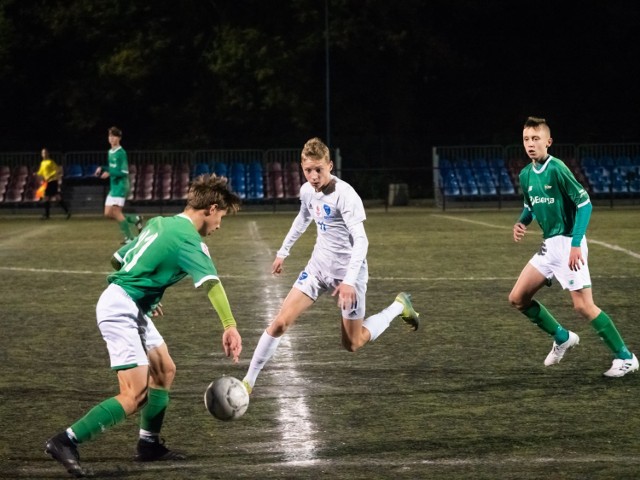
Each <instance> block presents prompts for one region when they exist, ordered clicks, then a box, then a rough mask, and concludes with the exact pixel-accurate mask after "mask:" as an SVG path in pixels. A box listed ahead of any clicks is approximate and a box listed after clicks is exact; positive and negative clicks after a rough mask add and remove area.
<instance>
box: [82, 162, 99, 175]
mask: <svg viewBox="0 0 640 480" xmlns="http://www.w3.org/2000/svg"><path fill="white" fill-rule="evenodd" d="M99 166H100V165H96V164H95V163H91V164H89V165H85V166H84V167H83V169H82V176H84V177H93V176H95V174H96V170H97V169H98V167H99Z"/></svg>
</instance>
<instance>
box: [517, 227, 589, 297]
mask: <svg viewBox="0 0 640 480" xmlns="http://www.w3.org/2000/svg"><path fill="white" fill-rule="evenodd" d="M580 248H581V249H582V258H583V260H584V265H581V266H580V270H578V271H575V272H574V271H573V270H571V269H570V268H569V254H570V252H571V237H564V236H562V235H558V236H555V237H551V238H547V239H545V240H544V242H543V243H542V246H541V247H540V251H539V252H538V253H536V254H535V255H534V256H533V257H531V260H529V263H530V264H531V265H533V266H534V267H535V268H536V269H537V270H538V271H539V272H540V273H541V274H542V275H544V276H545V277H547V278H548V279H552V278H553V277H555V278H556V280H558V282H560V285H561V286H562V288H563V289H565V290H570V291H573V290H582V289H583V288H590V287H591V275H590V274H589V262H588V261H587V259H588V257H589V248H588V247H587V239H586V237H582V242H581V243H580Z"/></svg>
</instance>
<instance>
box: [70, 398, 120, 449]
mask: <svg viewBox="0 0 640 480" xmlns="http://www.w3.org/2000/svg"><path fill="white" fill-rule="evenodd" d="M125 418H127V414H126V413H125V411H124V408H122V405H120V402H118V400H116V399H115V397H111V398H109V399H107V400H105V401H104V402H102V403H100V404H98V405H96V406H95V407H93V408H92V409H91V410H89V412H87V414H86V415H85V416H84V417H82V418H81V419H80V420H78V421H77V422H76V423H74V424H73V425H71V430H73V434H74V435H75V438H76V441H77V442H78V443H82V442H86V441H87V440H92V439H94V438H95V437H96V436H97V435H98V434H99V433H102V432H104V431H105V430H106V429H107V428H110V427H112V426H114V425H117V424H118V423H120V422H122V421H123V420H124V419H125Z"/></svg>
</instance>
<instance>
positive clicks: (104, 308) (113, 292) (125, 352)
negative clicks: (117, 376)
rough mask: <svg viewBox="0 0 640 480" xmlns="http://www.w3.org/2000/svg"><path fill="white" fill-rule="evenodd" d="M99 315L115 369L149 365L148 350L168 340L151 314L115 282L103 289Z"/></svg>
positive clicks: (99, 321) (100, 326)
mask: <svg viewBox="0 0 640 480" xmlns="http://www.w3.org/2000/svg"><path fill="white" fill-rule="evenodd" d="M96 317H97V319H98V328H99V329H100V333H101V334H102V338H103V339H104V341H105V342H106V343H107V349H108V350H109V358H110V359H111V368H112V369H114V370H124V369H127V368H133V367H136V366H139V365H149V359H148V358H147V352H148V351H149V350H151V349H153V348H156V347H159V346H160V345H162V344H163V343H164V339H163V338H162V335H160V332H158V329H157V328H156V326H155V325H154V324H153V321H152V320H151V318H149V317H148V316H147V315H145V314H143V313H142V312H141V311H140V309H139V308H138V306H137V305H136V303H135V302H134V301H133V300H132V299H131V297H129V295H127V293H126V292H125V291H124V290H123V289H122V287H120V286H119V285H115V284H113V283H112V284H111V285H109V286H108V287H107V288H106V290H105V291H104V292H102V295H100V299H99V300H98V304H97V306H96Z"/></svg>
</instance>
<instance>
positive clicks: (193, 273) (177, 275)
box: [107, 214, 218, 313]
mask: <svg viewBox="0 0 640 480" xmlns="http://www.w3.org/2000/svg"><path fill="white" fill-rule="evenodd" d="M114 256H115V258H116V259H117V260H118V261H119V262H120V263H121V264H122V266H121V268H120V270H118V271H117V272H114V273H112V274H111V275H109V276H108V277H107V281H108V282H109V283H115V284H116V285H120V286H121V287H122V288H123V289H124V290H125V292H127V294H128V295H129V296H130V297H131V298H132V299H133V300H134V301H135V302H136V303H137V304H138V306H139V307H140V309H141V310H142V311H143V312H145V313H149V312H150V311H151V310H153V309H154V308H155V307H156V306H157V305H158V303H160V300H161V299H162V295H163V294H164V291H165V290H166V289H167V287H170V286H171V285H173V284H175V283H177V282H178V281H180V280H181V279H183V278H184V277H185V276H186V275H189V276H190V277H191V278H192V279H193V282H194V285H195V286H196V288H197V287H199V286H200V285H202V284H203V283H204V282H205V281H207V280H218V272H217V270H216V267H215V265H214V264H213V261H212V260H211V257H210V256H209V249H208V248H207V245H206V244H205V243H204V242H203V241H202V237H201V236H200V234H199V233H198V231H197V230H196V228H195V227H194V225H193V223H192V222H191V220H190V219H189V217H187V216H186V215H184V214H179V215H176V216H173V217H155V218H152V219H151V220H149V222H148V223H147V225H146V226H145V228H144V230H143V231H142V232H141V233H140V235H139V236H138V238H136V240H135V241H134V242H131V243H129V244H127V245H125V246H123V247H122V248H121V249H120V250H118V251H117V252H116V253H115V254H114Z"/></svg>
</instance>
